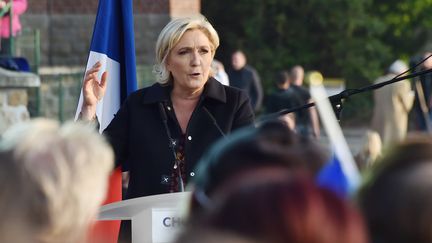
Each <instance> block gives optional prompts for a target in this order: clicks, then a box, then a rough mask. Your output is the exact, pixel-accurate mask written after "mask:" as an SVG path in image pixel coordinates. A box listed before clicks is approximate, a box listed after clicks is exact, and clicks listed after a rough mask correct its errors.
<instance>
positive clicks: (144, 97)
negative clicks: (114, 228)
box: [104, 78, 254, 198]
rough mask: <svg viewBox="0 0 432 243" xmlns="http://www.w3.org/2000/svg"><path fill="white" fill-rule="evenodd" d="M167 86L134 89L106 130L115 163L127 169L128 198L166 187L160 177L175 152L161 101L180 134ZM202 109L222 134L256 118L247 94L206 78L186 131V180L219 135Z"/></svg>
mask: <svg viewBox="0 0 432 243" xmlns="http://www.w3.org/2000/svg"><path fill="white" fill-rule="evenodd" d="M171 89H172V86H170V85H166V86H162V85H160V84H158V83H156V84H154V85H152V86H150V87H147V88H143V89H140V90H138V91H136V92H134V93H132V94H131V95H130V96H129V97H128V98H127V99H126V101H125V102H124V104H123V105H122V107H121V109H120V110H119V111H118V112H117V114H116V115H115V117H114V119H113V120H112V121H111V123H110V124H109V125H108V127H107V128H106V129H105V131H104V135H106V136H107V138H108V140H109V141H110V143H111V144H112V147H113V149H114V152H115V157H116V166H122V170H123V171H129V172H130V181H129V187H128V191H127V193H126V198H135V197H141V196H148V195H154V194H161V193H167V192H169V185H168V184H169V183H166V181H164V180H165V179H166V178H169V177H170V175H171V173H172V169H173V165H174V156H173V152H172V149H171V148H170V142H169V139H168V135H167V132H166V129H165V127H164V124H163V120H162V116H161V110H160V105H159V104H160V103H161V104H163V109H164V110H165V113H166V114H167V118H168V119H167V120H168V126H169V130H170V132H171V134H172V137H173V138H178V137H179V135H180V134H181V130H180V126H179V124H178V122H177V119H176V117H175V114H174V110H173V108H172V107H173V106H172V104H171V99H170V92H171ZM206 110H207V111H208V112H209V113H211V115H212V116H213V117H214V119H215V120H216V122H217V125H218V126H219V127H220V129H221V130H222V131H223V133H225V134H228V133H230V132H231V131H232V130H234V129H237V128H239V127H243V126H247V125H250V124H252V123H253V119H254V115H253V111H252V107H251V105H250V101H249V98H248V96H247V94H246V93H244V92H243V91H241V90H239V89H236V88H232V87H228V86H224V85H222V84H220V83H219V82H218V81H216V80H215V79H213V78H210V79H209V80H208V81H207V83H206V84H205V86H204V91H203V93H202V95H201V98H200V101H199V103H198V105H197V107H196V108H195V110H194V111H193V113H192V116H191V118H190V121H189V124H188V127H187V131H186V143H185V160H186V171H187V175H188V178H187V180H189V179H190V178H191V177H193V176H194V175H195V172H194V171H193V170H194V168H195V166H196V164H197V161H198V160H199V158H200V157H201V155H202V154H203V153H204V152H205V151H206V150H207V149H208V148H209V147H210V145H211V144H212V143H213V142H215V141H216V140H217V139H218V138H220V137H221V136H222V134H221V132H220V131H219V130H218V128H217V127H216V125H215V124H214V121H213V120H212V118H211V116H210V115H209V114H208V112H207V111H206Z"/></svg>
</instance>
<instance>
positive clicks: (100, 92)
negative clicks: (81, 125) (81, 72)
mask: <svg viewBox="0 0 432 243" xmlns="http://www.w3.org/2000/svg"><path fill="white" fill-rule="evenodd" d="M101 66H102V64H101V63H100V62H97V63H96V64H95V65H93V67H92V68H91V69H89V70H88V71H87V72H86V74H85V76H84V82H83V96H84V102H83V105H82V109H81V112H82V118H84V119H87V120H90V119H93V118H94V117H95V115H96V105H97V103H98V102H99V100H101V99H102V98H103V97H104V95H105V91H106V87H107V83H106V81H107V76H108V73H107V72H104V73H103V74H102V77H101V80H99V79H98V77H97V76H98V72H99V71H100V69H101Z"/></svg>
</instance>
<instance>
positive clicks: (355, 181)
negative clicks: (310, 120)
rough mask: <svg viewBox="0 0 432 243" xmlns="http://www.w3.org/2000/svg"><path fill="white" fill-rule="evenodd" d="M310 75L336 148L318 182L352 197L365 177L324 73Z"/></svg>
mask: <svg viewBox="0 0 432 243" xmlns="http://www.w3.org/2000/svg"><path fill="white" fill-rule="evenodd" d="M309 76H310V77H309V78H310V84H311V86H310V88H311V95H312V98H313V99H314V100H315V104H316V105H317V107H318V113H319V115H320V118H321V121H322V124H323V126H324V129H325V131H326V134H327V136H328V138H329V142H330V145H331V149H332V151H333V155H332V158H331V159H330V161H328V163H327V164H326V165H325V166H324V167H323V168H322V169H321V171H320V172H319V173H318V175H317V178H316V181H317V184H318V185H319V186H321V187H324V188H327V189H330V190H332V191H334V192H335V193H336V194H338V195H339V196H341V197H344V198H348V197H350V196H352V195H354V194H355V192H356V191H357V189H358V187H359V186H360V183H361V179H362V178H361V175H360V173H359V170H358V168H357V165H356V164H355V162H354V158H353V156H352V154H351V151H350V149H349V147H348V144H347V142H346V140H345V137H344V135H343V133H342V129H341V127H340V126H339V123H338V121H337V119H336V116H335V114H334V112H333V108H332V106H331V104H330V101H329V99H328V98H327V93H326V90H325V88H324V86H323V84H322V81H323V77H322V75H321V74H320V73H318V72H312V73H311V74H310V75H309Z"/></svg>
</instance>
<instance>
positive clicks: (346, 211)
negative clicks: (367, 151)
mask: <svg viewBox="0 0 432 243" xmlns="http://www.w3.org/2000/svg"><path fill="white" fill-rule="evenodd" d="M195 224H196V225H199V227H207V228H212V229H216V230H219V231H222V232H229V233H232V234H237V235H240V236H244V237H248V238H252V239H256V240H260V241H261V242H271V243H286V242H290V243H367V242H368V241H367V238H368V237H367V233H366V230H365V226H364V223H363V220H362V217H361V215H360V214H359V213H358V212H357V210H356V209H355V208H353V207H352V206H351V205H349V204H348V203H347V202H345V201H343V200H342V199H340V198H339V197H337V196H336V195H335V194H333V193H332V192H330V191H327V190H325V189H320V188H318V187H317V186H316V185H315V184H314V182H313V180H312V179H311V178H309V177H305V176H301V175H287V176H286V177H283V178H282V177H278V178H275V179H268V180H266V181H264V180H260V181H253V180H248V181H243V183H240V185H238V186H235V188H233V190H231V191H230V192H228V193H226V194H225V195H224V196H222V197H219V198H218V199H217V200H216V202H215V204H214V207H213V208H212V209H210V210H208V211H207V212H206V213H204V214H202V215H201V218H200V220H197V221H196V222H195ZM190 227H194V224H192V226H190Z"/></svg>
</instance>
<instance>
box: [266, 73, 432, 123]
mask: <svg viewBox="0 0 432 243" xmlns="http://www.w3.org/2000/svg"><path fill="white" fill-rule="evenodd" d="M431 72H432V69H427V70H424V71H420V72H415V73H412V74H408V75H405V76H402V77H396V78H393V79H391V80H388V81H384V82H381V83H378V84H372V85H368V86H365V87H361V88H357V89H345V90H344V91H342V92H340V93H339V94H335V95H332V96H329V97H328V99H329V100H330V102H331V104H332V107H333V110H334V112H335V114H336V118H337V119H338V120H340V114H341V111H342V108H343V106H342V102H343V100H344V99H347V98H348V97H350V96H351V95H355V94H359V93H363V92H366V91H372V90H375V89H379V88H381V87H384V86H386V85H389V84H393V83H396V82H399V81H402V80H406V79H410V78H414V77H417V76H421V75H424V74H427V73H431ZM315 105H316V104H315V102H311V103H308V104H305V105H303V106H298V107H294V108H292V109H283V110H280V111H278V112H275V113H271V114H268V115H265V116H263V117H261V119H260V120H261V122H264V121H267V120H272V119H275V118H277V117H279V116H282V115H286V114H289V113H292V112H297V111H300V110H303V109H307V108H310V107H312V106H315Z"/></svg>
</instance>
